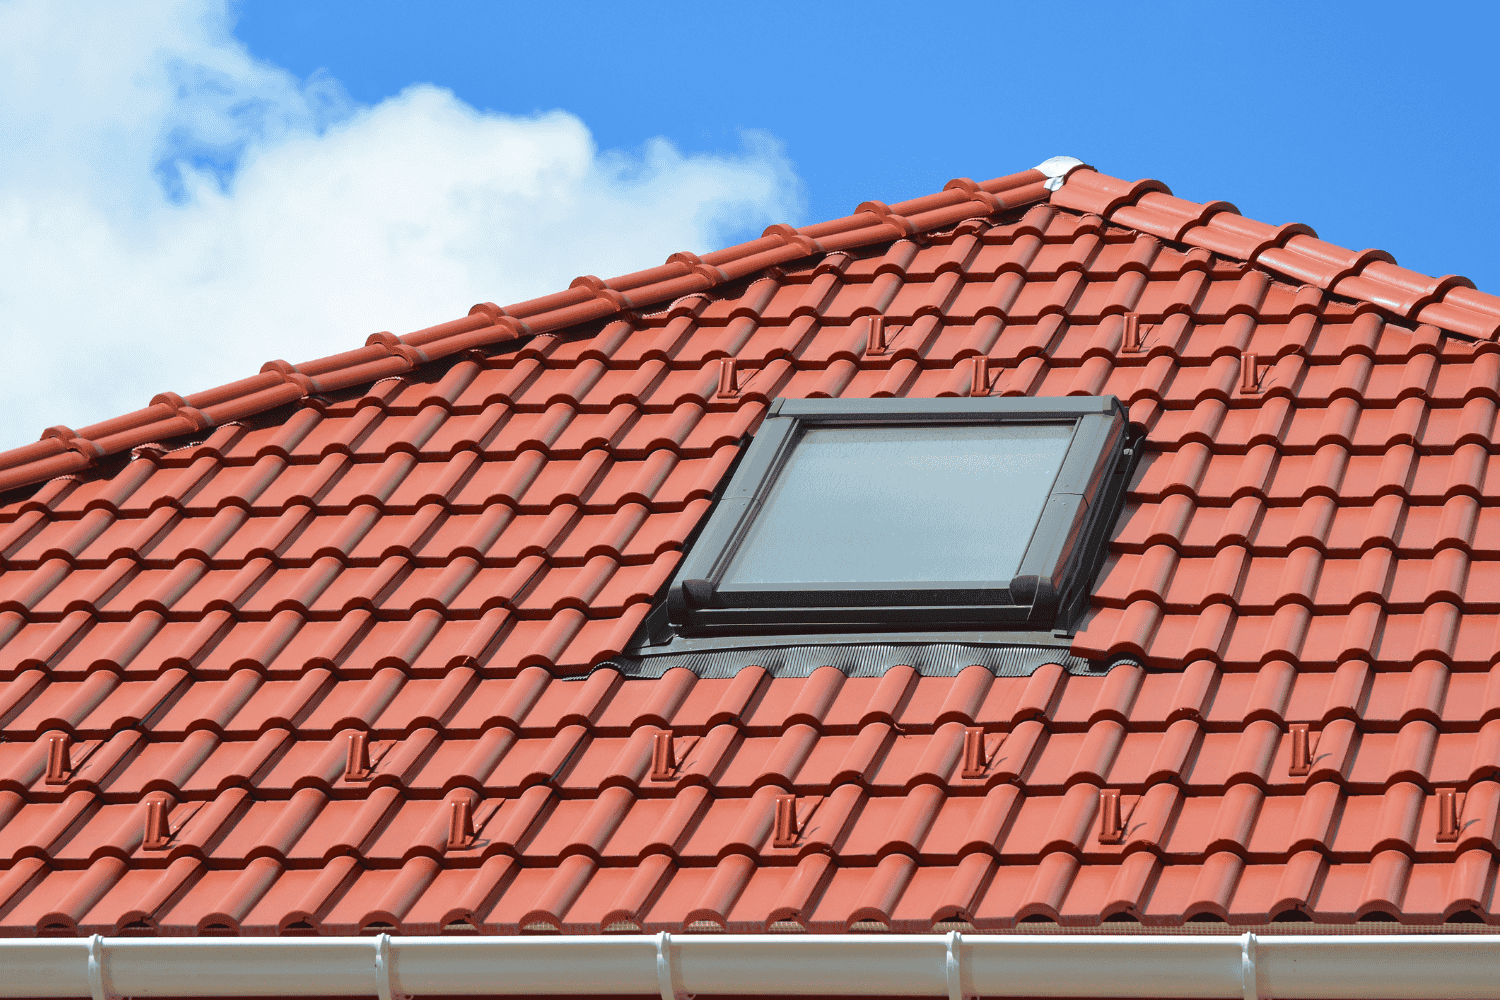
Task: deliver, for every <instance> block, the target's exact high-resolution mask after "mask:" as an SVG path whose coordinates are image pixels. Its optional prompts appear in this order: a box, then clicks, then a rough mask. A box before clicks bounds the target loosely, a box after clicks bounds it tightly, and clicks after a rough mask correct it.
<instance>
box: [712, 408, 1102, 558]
mask: <svg viewBox="0 0 1500 1000" xmlns="http://www.w3.org/2000/svg"><path fill="white" fill-rule="evenodd" d="M1072 437H1073V424H1072V423H1071V422H1070V423H1065V424H982V425H967V426H954V425H951V424H948V425H942V424H928V425H924V426H918V427H911V426H907V427H813V428H811V429H809V430H808V431H806V432H805V433H804V434H803V435H802V438H801V440H800V441H799V442H798V443H797V446H796V448H795V449H794V450H793V452H792V455H791V457H790V458H789V459H788V460H787V463H786V465H785V466H783V468H782V470H781V474H780V475H779V476H777V477H776V481H775V482H774V483H773V484H772V486H771V489H770V491H769V493H768V494H767V496H766V501H765V503H764V504H763V505H762V507H761V509H760V513H759V514H758V515H757V516H756V518H755V521H754V522H753V523H752V524H751V526H750V529H749V531H747V532H746V535H745V539H744V541H743V542H742V543H741V544H740V547H739V550H738V551H737V552H736V553H735V556H734V559H733V561H732V562H731V563H730V565H729V570H728V573H727V574H726V575H725V578H724V582H725V583H740V584H769V585H772V586H775V585H796V584H806V583H863V582H881V581H892V582H907V581H911V582H915V581H944V580H954V581H985V580H1000V581H1005V580H1009V579H1010V578H1011V577H1012V576H1014V575H1015V573H1016V569H1017V567H1018V566H1019V565H1020V562H1021V556H1022V554H1023V553H1024V552H1025V550H1026V543H1027V542H1028V541H1030V540H1031V532H1032V530H1033V529H1034V528H1035V527H1036V521H1037V518H1038V517H1039V516H1040V515H1041V512H1042V505H1043V504H1044V503H1045V502H1046V499H1047V492H1048V490H1049V489H1051V487H1052V481H1053V480H1054V479H1056V478H1057V470H1058V467H1059V466H1060V465H1061V464H1062V459H1063V454H1064V452H1066V451H1067V449H1068V442H1069V441H1070V440H1071V439H1072Z"/></svg>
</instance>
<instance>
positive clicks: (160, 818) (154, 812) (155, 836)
mask: <svg viewBox="0 0 1500 1000" xmlns="http://www.w3.org/2000/svg"><path fill="white" fill-rule="evenodd" d="M171 839H172V828H171V827H170V826H168V825H167V804H166V803H165V802H163V801H162V800H161V799H152V800H151V801H149V802H147V803H146V836H145V837H144V838H143V839H142V840H141V847H142V849H144V850H147V851H159V850H161V849H162V848H164V847H166V846H167V842H168V841H170V840H171Z"/></svg>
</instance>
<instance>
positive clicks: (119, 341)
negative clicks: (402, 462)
mask: <svg viewBox="0 0 1500 1000" xmlns="http://www.w3.org/2000/svg"><path fill="white" fill-rule="evenodd" d="M83 2H84V0H77V2H75V3H67V4H64V3H56V2H45V0H0V134H4V135H6V137H7V141H6V143H4V144H0V304H3V308H0V346H3V347H4V349H5V351H6V356H7V358H8V360H9V364H8V365H7V366H5V367H4V368H3V369H0V447H9V446H13V445H16V444H21V443H24V442H26V441H30V440H35V438H36V436H37V434H38V432H39V431H40V430H41V429H42V428H43V427H46V426H49V425H51V424H56V423H65V424H68V425H70V426H73V427H81V426H84V425H86V424H89V423H91V422H94V421H97V420H101V419H105V418H107V417H110V416H114V415H116V414H118V413H121V412H125V411H128V410H131V409H134V408H137V407H140V406H143V405H145V404H146V403H147V402H148V401H149V400H150V398H151V396H152V395H154V394H155V393H157V392H160V391H163V390H172V391H176V392H179V393H182V394H184V395H185V394H188V393H191V392H194V391H197V390H200V389H204V388H208V387H210V386H213V385H216V384H220V383H223V382H227V381H231V380H234V379H237V378H241V377H244V376H245V375H247V374H251V373H253V372H254V371H256V370H258V369H259V367H260V365H261V363H262V362H264V361H266V360H269V359H271V358H284V359H286V360H289V361H293V362H296V361H303V360H308V359H310V358H314V357H319V356H322V355H325V354H329V353H333V352H336V351H340V350H345V349H348V348H350V347H353V346H357V345H359V344H361V343H363V342H364V339H365V337H366V336H367V335H368V334H369V333H370V332H372V331H375V330H382V329H388V330H392V331H394V332H397V333H402V332H406V331H408V330H411V329H415V328H418V327H420V326H425V325H428V324H430V323H433V322H438V321H441V320H445V319H448V318H451V317H453V316H456V315H460V314H462V313H464V312H465V311H467V309H468V307H469V305H471V304H472V303H473V302H475V301H483V300H492V301H496V302H509V301H516V300H518V299H522V298H527V297H530V296H533V295H538V294H543V293H546V292H549V291H553V290H555V289H557V288H560V287H563V286H565V285H566V284H567V282H568V281H569V280H570V279H571V278H572V277H573V276H575V275H577V274H580V273H595V274H599V275H600V276H610V275H613V274H618V273H622V272H625V271H629V270H634V269H637V268H641V267H648V266H652V265H654V264H657V263H660V262H661V260H663V259H664V258H665V257H666V256H667V255H668V254H670V253H672V252H674V251H677V250H695V251H700V252H701V251H705V250H710V249H713V248H715V247H717V246H721V245H725V244H728V243H733V242H737V241H739V240H742V239H746V238H750V237H753V236H754V235H757V234H758V233H759V232H760V231H761V229H762V228H764V227H765V226H766V225H767V224H769V223H771V222H792V223H796V224H801V223H807V222H811V221H817V220H821V219H826V218H831V217H835V216H839V215H843V214H846V213H848V212H849V211H851V210H852V209H853V208H854V206H855V205H857V204H858V203H859V202H861V201H863V200H866V199H871V198H876V199H880V200H883V201H887V202H895V201H899V200H902V199H904V198H908V197H914V196H917V195H921V194H926V193H929V192H931V191H934V190H937V189H938V188H940V187H941V186H942V185H943V184H944V183H945V182H946V181H947V180H948V179H950V178H952V177H956V176H968V177H972V178H975V179H984V178H987V177H993V176H998V175H1002V174H1007V173H1012V172H1014V171H1017V170H1023V169H1025V168H1027V167H1030V166H1032V165H1034V164H1036V163H1037V162H1039V161H1041V160H1043V159H1045V158H1047V157H1049V156H1053V155H1057V154H1068V155H1073V156H1078V157H1080V158H1082V159H1084V160H1086V161H1088V162H1090V163H1092V164H1094V165H1096V166H1097V167H1099V168H1100V169H1101V170H1104V171H1106V172H1109V173H1112V174H1115V175H1118V176H1123V177H1127V178H1136V177H1155V178H1158V179H1160V180H1163V181H1165V182H1166V183H1167V184H1169V185H1170V186H1171V187H1172V189H1173V190H1174V191H1175V192H1176V193H1178V194H1180V195H1182V196H1184V197H1187V198H1192V199H1195V200H1208V199H1225V200H1228V201H1231V202H1233V203H1234V204H1236V205H1237V206H1238V207H1239V208H1240V209H1241V211H1242V212H1244V213H1245V214H1246V215H1249V216H1252V217H1255V218H1259V219H1262V220H1264V221H1267V222H1271V223H1281V222H1288V221H1298V222H1304V223H1307V224H1310V225H1312V226H1313V227H1314V228H1315V229H1317V230H1318V232H1319V233H1320V234H1321V235H1322V236H1323V237H1324V238H1325V239H1328V240H1331V241H1333V242H1336V243H1340V244H1343V245H1346V246H1350V247H1354V248H1364V247H1367V246H1375V247H1380V248H1382V249H1385V250H1388V251H1390V252H1392V253H1393V254H1394V255H1395V256H1396V258H1397V260H1398V261H1400V262H1401V263H1402V264H1404V265H1406V266H1408V267H1411V268H1414V269H1416V270H1419V271H1425V272H1428V273H1432V274H1443V273H1448V272H1457V273H1460V274H1464V275H1467V276H1468V277H1470V278H1471V279H1473V280H1474V281H1475V282H1476V283H1477V284H1478V285H1479V286H1480V287H1481V288H1485V289H1487V290H1490V291H1496V292H1500V260H1497V255H1496V252H1495V249H1494V239H1493V237H1492V236H1491V234H1492V233H1493V232H1495V230H1496V224H1497V222H1500V218H1497V217H1500V204H1497V196H1496V194H1495V186H1494V185H1493V184H1492V183H1491V182H1490V181H1489V174H1490V172H1491V169H1492V167H1491V164H1492V163H1493V162H1494V160H1495V155H1494V154H1495V146H1496V144H1497V141H1500V140H1497V138H1496V136H1497V135H1500V129H1497V125H1500V122H1497V101H1500V98H1497V88H1496V87H1495V86H1494V84H1493V82H1492V81H1491V79H1490V75H1491V74H1490V71H1489V69H1488V67H1489V66H1490V64H1491V63H1492V61H1493V59H1492V53H1491V51H1490V49H1491V48H1492V44H1491V43H1492V39H1493V38H1494V37H1495V29H1496V23H1495V22H1496V17H1495V15H1494V14H1493V13H1492V10H1491V8H1489V7H1486V6H1481V5H1473V6H1465V5H1445V4H1426V5H1423V6H1422V7H1420V8H1415V7H1410V6H1397V5H1382V4H1347V5H1333V4H1324V5H1316V4H1306V5H1291V4H1284V5H1283V4H1257V5H1250V4H1237V5H1231V4H1217V5H1211V4H1186V3H1183V4H1169V3H1161V4H1133V5H1127V4H1099V3H1088V2H1074V3H1069V4H1026V5H1020V4H998V3H995V4H965V3H948V4H945V5H942V6H940V7H932V8H930V9H927V8H916V7H912V6H897V5H893V4H879V3H863V4H819V5H805V4H804V5H793V4H777V3H760V4H756V5H734V6H730V5H704V4H695V5H688V4H657V5H651V6H646V5H632V6H627V5H612V6H607V5H590V4H577V5H571V6H565V5H561V4H551V5H542V4H526V5H522V4H510V3H498V2H490V3H473V2H467V0H448V2H434V3H427V4H398V3H392V2H388V0H360V2H357V3H356V2H348V0H320V2H317V3H306V2H290V0H242V2H239V3H234V2H231V0H140V2H137V3H132V4H131V5H128V6H127V5H118V4H110V3H104V2H99V3H97V4H96V5H94V6H93V8H92V9H91V10H84V9H83V8H82V6H81V5H82V4H83Z"/></svg>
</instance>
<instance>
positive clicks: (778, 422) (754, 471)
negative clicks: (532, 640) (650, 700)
mask: <svg viewBox="0 0 1500 1000" xmlns="http://www.w3.org/2000/svg"><path fill="white" fill-rule="evenodd" d="M1067 422H1071V423H1072V424H1073V435H1072V439H1071V440H1070V442H1069V444H1068V446H1067V450H1066V452H1065V454H1064V457H1063V459H1062V463H1061V466H1060V468H1059V471H1058V473H1057V476H1056V478H1055V479H1054V480H1053V483H1052V486H1051V489H1050V491H1049V493H1048V495H1047V499H1046V501H1045V503H1044V504H1043V507H1042V513H1041V515H1040V517H1039V518H1038V521H1037V525H1036V528H1035V530H1034V531H1033V533H1032V535H1031V539H1030V542H1029V543H1028V545H1027V547H1026V549H1025V553H1024V555H1023V556H1022V557H1021V560H1020V564H1019V569H1018V572H1017V573H1016V575H1015V576H1014V577H1013V578H1011V579H1009V580H995V581H972V580H949V581H931V582H926V581H923V582H915V583H913V582H903V583H901V584H899V585H893V586H890V587H888V588H881V587H879V586H877V585H867V586H862V587H858V588H857V589H851V588H849V587H847V586H842V585H838V584H799V585H796V586H795V587H771V588H769V589H765V588H757V587H751V586H749V585H745V584H726V583H724V576H725V575H726V572H727V570H728V569H729V566H730V563H731V561H732V560H733V558H734V555H735V552H736V550H737V547H738V545H739V543H740V541H741V540H742V539H743V538H744V536H745V534H746V532H747V531H748V529H749V527H750V525H751V523H752V522H753V520H754V518H755V516H756V514H757V513H758V511H759V508H760V504H761V503H762V502H763V500H764V499H765V497H766V494H767V492H768V491H769V489H770V488H771V486H772V484H773V483H774V481H775V478H776V475H777V474H778V472H779V471H780V470H781V468H782V467H783V465H784V464H785V463H786V461H787V460H788V459H789V457H790V456H791V454H792V451H793V449H794V448H795V447H796V445H797V442H798V441H799V440H800V439H801V437H802V433H803V431H804V430H805V429H807V428H809V427H813V426H839V427H858V426H862V425H865V426H868V425H879V424H885V425H898V426H899V425H906V426H919V425H931V424H935V423H951V424H955V425H974V424H985V423H1005V424H1014V423H1021V424H1058V423H1067ZM1137 450H1138V449H1136V448H1135V447H1133V442H1132V440H1131V435H1130V429H1129V424H1128V421H1127V419H1126V415H1125V412H1124V409H1123V407H1122V406H1121V405H1120V402H1119V400H1118V399H1116V398H1115V397H1113V396H1068V397H1060V398H1033V397H951V398H941V399H895V398H889V399H797V400H787V399H777V400H776V401H775V402H773V403H772V405H771V408H770V410H769V411H768V413H767V417H766V420H765V421H764V423H763V424H762V426H761V428H760V429H759V430H758V431H757V432H756V434H755V437H754V438H753V439H752V440H751V442H750V444H749V445H748V447H747V448H746V451H745V453H744V457H743V459H742V460H741V461H740V463H739V465H738V468H737V469H736V470H735V472H734V475H733V477H732V478H731V480H730V482H729V484H728V486H727V487H726V489H725V490H724V492H723V494H722V496H721V497H720V498H719V500H718V502H717V503H716V504H715V507H714V509H713V510H712V512H711V513H710V514H709V517H708V520H707V522H706V523H705V525H704V527H703V530H702V532H701V533H700V534H699V536H698V538H697V539H696V541H695V542H694V543H693V544H692V546H691V547H690V549H689V551H688V553H687V555H686V556H685V558H684V560H683V563H682V565H681V566H680V567H679V569H678V572H677V575H676V576H675V578H674V579H673V580H672V583H671V584H670V586H669V587H668V590H667V601H666V608H665V611H666V619H667V623H669V625H670V627H671V628H672V629H673V630H674V631H675V632H676V633H677V634H679V635H682V636H685V637H730V636H752V635H778V634H783V635H784V634H792V633H824V634H828V633H833V634H836V633H849V632H861V633H878V632H887V631H890V632H903V633H911V632H923V631H934V630H939V631H940V630H949V631H974V630H980V631H996V630H1000V631H1006V632H1025V631H1033V630H1043V629H1052V630H1054V631H1055V632H1059V633H1061V632H1063V631H1065V630H1068V629H1070V628H1071V627H1072V626H1073V625H1074V624H1075V623H1076V621H1077V619H1078V618H1079V617H1080V616H1081V614H1082V612H1083V610H1084V609H1085V608H1086V607H1087V603H1088V597H1089V586H1090V584H1091V582H1092V580H1093V576H1094V574H1095V573H1096V572H1097V571H1098V568H1099V565H1100V564H1101V562H1102V560H1103V556H1104V551H1105V548H1106V546H1107V541H1108V537H1109V529H1110V526H1111V525H1112V524H1113V523H1114V521H1115V519H1116V517H1117V515H1118V512H1119V509H1120V506H1121V504H1122V502H1123V499H1124V494H1125V487H1126V482H1127V480H1128V478H1129V474H1130V470H1131V468H1132V466H1133V464H1134V458H1135V453H1136V452H1137Z"/></svg>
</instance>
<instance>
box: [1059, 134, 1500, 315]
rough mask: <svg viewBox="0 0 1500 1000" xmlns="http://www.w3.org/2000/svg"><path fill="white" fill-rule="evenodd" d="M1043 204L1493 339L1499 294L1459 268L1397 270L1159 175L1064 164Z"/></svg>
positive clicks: (1381, 257)
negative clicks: (1188, 193)
mask: <svg viewBox="0 0 1500 1000" xmlns="http://www.w3.org/2000/svg"><path fill="white" fill-rule="evenodd" d="M1066 159H1068V158H1066V157H1053V159H1052V160H1049V161H1047V162H1048V163H1049V164H1051V163H1053V162H1054V161H1063V160H1066ZM1038 169H1041V168H1038ZM1054 169H1061V168H1060V167H1054ZM1049 183H1050V182H1049ZM1051 203H1052V204H1053V205H1055V206H1057V207H1059V208H1064V209H1068V210H1070V211H1076V212H1086V213H1092V214H1095V215H1098V216H1099V217H1101V218H1103V219H1104V220H1105V221H1107V222H1110V223H1113V224H1114V225H1117V226H1123V227H1125V228H1128V229H1134V230H1137V231H1139V232H1143V233H1147V234H1150V235H1152V236H1156V237H1158V238H1160V239H1166V240H1171V241H1173V242H1175V243H1184V244H1187V245H1189V246H1194V247H1201V248H1203V249H1205V250H1208V251H1210V252H1211V253H1216V254H1218V255H1220V256H1222V257H1227V258H1230V259H1233V260H1241V261H1244V262H1246V263H1248V264H1253V265H1256V266H1258V267H1262V268H1264V269H1266V270H1267V271H1270V272H1272V273H1274V274H1277V275H1280V276H1282V277H1284V278H1288V279H1290V280H1292V281H1296V282H1299V283H1301V284H1305V285H1312V286H1313V287H1315V288H1318V289H1320V290H1322V291H1324V292H1330V293H1332V294H1335V295H1340V296H1343V297H1345V298H1349V299H1353V300H1355V301H1359V302H1365V303H1368V304H1370V305H1372V306H1374V307H1375V308H1376V309H1377V310H1378V311H1379V312H1381V313H1382V314H1384V315H1386V316H1388V317H1392V318H1395V319H1399V320H1404V321H1406V322H1410V323H1416V324H1429V325H1431V326H1435V327H1438V328H1439V329H1442V330H1446V331H1448V332H1450V333H1456V334H1459V335H1461V336H1465V337H1470V338H1473V339H1476V340H1496V339H1500V296H1496V295H1491V294H1489V293H1488V292H1482V291H1479V290H1478V289H1477V288H1475V286H1474V283H1473V282H1472V281H1470V280H1469V279H1468V278H1465V277H1463V276H1462V275H1456V274H1448V275H1443V276H1442V277H1437V278H1434V277H1431V276H1430V275H1426V274H1422V273H1421V272H1418V271H1413V270H1410V269H1409V268H1404V267H1401V266H1399V265H1398V264H1397V263H1396V258H1395V257H1393V256H1392V255H1391V254H1390V253H1388V252H1386V251H1384V250H1373V249H1370V250H1360V251H1355V250H1350V249H1347V248H1345V247H1341V246H1338V245H1337V244H1334V243H1329V242H1327V241H1326V240H1322V239H1319V238H1318V235H1317V233H1316V232H1315V231H1314V230H1313V228H1312V227H1311V226H1308V225H1304V224H1303V223H1297V222H1293V223H1285V224H1283V225H1280V226H1272V225H1269V224H1268V223H1264V222H1259V221H1257V220H1255V219H1249V218H1246V217H1245V216H1243V215H1241V214H1240V211H1239V209H1238V208H1236V207H1235V206H1234V205H1232V204H1230V203H1229V202H1225V201H1212V202H1201V203H1200V202H1194V201H1189V200H1187V199H1185V198H1179V197H1177V196H1175V195H1173V194H1172V192H1171V189H1170V188H1168V187H1167V186H1166V185H1165V184H1163V183H1161V182H1160V181H1155V180H1140V181H1135V182H1133V183H1132V182H1130V181H1125V180H1122V179H1120V178H1118V177H1111V176H1109V175H1108V174H1104V173H1100V172H1099V171H1097V170H1096V169H1094V168H1093V167H1090V166H1087V165H1083V164H1079V165H1078V166H1074V167H1070V168H1068V169H1067V171H1066V173H1065V174H1064V175H1063V179H1062V180H1061V181H1059V182H1058V186H1057V188H1055V189H1054V193H1053V195H1052V197H1051Z"/></svg>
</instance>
